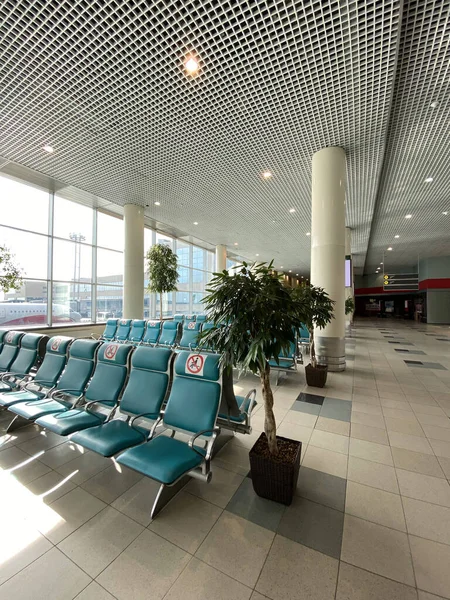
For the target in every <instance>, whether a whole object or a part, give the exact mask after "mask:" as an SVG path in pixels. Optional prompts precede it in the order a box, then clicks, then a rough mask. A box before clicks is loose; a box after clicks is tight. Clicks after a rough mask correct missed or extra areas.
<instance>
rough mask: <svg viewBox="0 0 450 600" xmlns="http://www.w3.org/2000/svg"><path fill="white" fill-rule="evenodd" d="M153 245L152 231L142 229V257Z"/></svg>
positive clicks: (146, 228)
mask: <svg viewBox="0 0 450 600" xmlns="http://www.w3.org/2000/svg"><path fill="white" fill-rule="evenodd" d="M152 245H153V230H152V229H149V228H148V227H145V228H144V255H145V254H147V251H148V250H150V248H151V247H152Z"/></svg>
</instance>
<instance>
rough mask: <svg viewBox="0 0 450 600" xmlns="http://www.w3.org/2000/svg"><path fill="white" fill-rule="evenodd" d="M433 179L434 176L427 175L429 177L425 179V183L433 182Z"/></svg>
mask: <svg viewBox="0 0 450 600" xmlns="http://www.w3.org/2000/svg"><path fill="white" fill-rule="evenodd" d="M432 181H433V178H432V177H427V178H426V179H425V183H431V182H432Z"/></svg>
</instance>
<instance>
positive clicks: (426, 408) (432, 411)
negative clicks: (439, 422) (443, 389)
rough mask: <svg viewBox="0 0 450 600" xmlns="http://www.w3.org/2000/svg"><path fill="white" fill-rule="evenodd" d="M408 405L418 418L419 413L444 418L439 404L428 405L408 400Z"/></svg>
mask: <svg viewBox="0 0 450 600" xmlns="http://www.w3.org/2000/svg"><path fill="white" fill-rule="evenodd" d="M409 405H410V407H411V408H412V409H413V411H414V412H415V413H416V416H417V418H418V419H419V415H430V416H438V417H443V418H445V412H444V411H443V410H442V408H441V407H440V406H430V405H429V404H416V403H415V402H410V403H409ZM419 421H420V419H419Z"/></svg>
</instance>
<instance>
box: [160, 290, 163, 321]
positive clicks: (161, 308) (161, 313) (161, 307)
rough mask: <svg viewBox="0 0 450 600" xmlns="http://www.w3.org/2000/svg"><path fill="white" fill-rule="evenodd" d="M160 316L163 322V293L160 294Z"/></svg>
mask: <svg viewBox="0 0 450 600" xmlns="http://www.w3.org/2000/svg"><path fill="white" fill-rule="evenodd" d="M159 316H160V317H161V321H162V320H163V305H162V292H159Z"/></svg>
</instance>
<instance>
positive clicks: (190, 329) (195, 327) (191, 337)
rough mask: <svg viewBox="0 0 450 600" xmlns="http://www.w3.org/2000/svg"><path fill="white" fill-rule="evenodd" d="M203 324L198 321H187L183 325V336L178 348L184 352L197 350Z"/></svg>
mask: <svg viewBox="0 0 450 600" xmlns="http://www.w3.org/2000/svg"><path fill="white" fill-rule="evenodd" d="M200 327H201V323H197V322H196V321H187V322H185V323H184V325H183V334H182V336H181V340H180V342H179V344H178V348H180V349H182V350H193V349H195V348H197V346H198V343H197V340H198V335H199V333H200Z"/></svg>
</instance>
